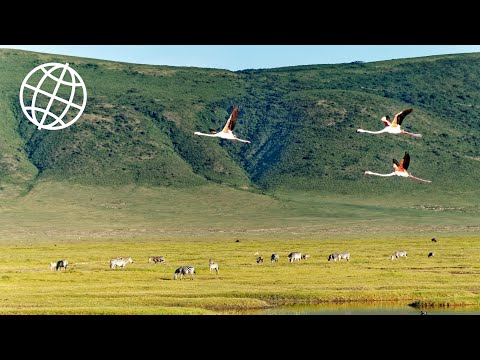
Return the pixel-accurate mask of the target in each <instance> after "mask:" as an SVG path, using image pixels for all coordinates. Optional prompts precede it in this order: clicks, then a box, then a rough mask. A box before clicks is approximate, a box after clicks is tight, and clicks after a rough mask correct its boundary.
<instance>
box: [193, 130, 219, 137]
mask: <svg viewBox="0 0 480 360" xmlns="http://www.w3.org/2000/svg"><path fill="white" fill-rule="evenodd" d="M193 134H194V135H201V136H210V137H218V134H205V133H202V132H200V131H195V132H194V133H193Z"/></svg>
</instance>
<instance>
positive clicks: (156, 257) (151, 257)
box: [148, 256, 165, 264]
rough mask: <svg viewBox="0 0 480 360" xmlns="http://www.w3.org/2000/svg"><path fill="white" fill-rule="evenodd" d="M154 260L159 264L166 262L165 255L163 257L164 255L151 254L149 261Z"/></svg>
mask: <svg viewBox="0 0 480 360" xmlns="http://www.w3.org/2000/svg"><path fill="white" fill-rule="evenodd" d="M152 261H153V262H154V263H155V264H157V263H163V262H165V257H163V256H150V257H149V258H148V262H152Z"/></svg>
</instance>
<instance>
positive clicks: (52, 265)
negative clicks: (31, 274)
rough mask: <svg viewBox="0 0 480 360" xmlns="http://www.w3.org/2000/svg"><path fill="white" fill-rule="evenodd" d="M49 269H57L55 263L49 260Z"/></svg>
mask: <svg viewBox="0 0 480 360" xmlns="http://www.w3.org/2000/svg"><path fill="white" fill-rule="evenodd" d="M50 270H51V271H53V270H55V271H56V270H57V263H56V262H55V261H50Z"/></svg>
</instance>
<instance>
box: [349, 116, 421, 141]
mask: <svg viewBox="0 0 480 360" xmlns="http://www.w3.org/2000/svg"><path fill="white" fill-rule="evenodd" d="M412 111H413V109H406V110H403V111H401V112H399V113H398V114H396V115H395V116H394V118H393V121H392V122H390V117H389V116H388V115H387V116H384V117H382V119H381V120H382V121H383V123H384V124H385V128H384V129H383V130H379V131H368V130H363V129H357V133H369V134H381V133H384V132H387V133H390V134H406V135H410V136H413V137H417V138H421V137H422V134H413V133H410V132H407V131H403V130H402V129H401V128H400V125H401V124H402V121H403V119H404V118H405V116H407V115H408V114H410V113H411V112H412Z"/></svg>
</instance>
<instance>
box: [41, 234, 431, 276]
mask: <svg viewBox="0 0 480 360" xmlns="http://www.w3.org/2000/svg"><path fill="white" fill-rule="evenodd" d="M237 242H239V241H238V240H237ZM432 242H437V240H436V239H435V238H433V239H432ZM254 255H259V254H258V252H256V253H255V254H254ZM434 255H435V254H434V253H433V252H430V253H429V254H428V257H432V256H434ZM400 257H404V258H407V252H406V251H405V250H402V251H395V252H394V253H393V254H392V255H390V259H391V260H392V261H393V260H395V259H398V258H400ZM287 258H288V261H289V262H291V263H293V262H294V261H297V262H300V260H306V259H309V258H310V255H309V254H302V253H301V252H291V253H290V254H288V256H287ZM342 259H345V260H346V261H350V253H348V252H345V253H333V254H330V255H328V259H327V260H328V261H341V260H342ZM279 260H280V255H278V254H277V253H273V254H272V255H271V256H270V261H271V262H272V263H275V262H278V261H279ZM263 261H264V258H263V256H261V255H260V256H259V257H258V258H257V264H259V263H263ZM148 262H153V263H155V264H157V263H164V262H165V257H164V256H150V257H149V258H148ZM128 263H132V264H133V260H132V258H131V257H117V258H113V259H111V260H110V268H111V269H115V268H117V267H121V268H124V267H125V266H126V265H127V264H128ZM208 265H209V267H210V274H211V273H212V271H215V272H216V274H217V275H218V273H219V268H218V264H217V263H215V262H214V261H213V260H212V259H210V260H209V261H208ZM67 266H68V261H67V260H65V259H63V260H58V261H51V262H50V270H51V271H59V270H62V269H63V270H64V271H66V270H67ZM194 274H196V272H195V267H194V266H191V265H186V266H180V267H179V268H177V269H176V270H175V272H174V273H173V279H174V280H177V279H178V276H179V275H180V280H182V279H183V277H184V276H186V275H190V278H191V279H192V280H193V279H194Z"/></svg>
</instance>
